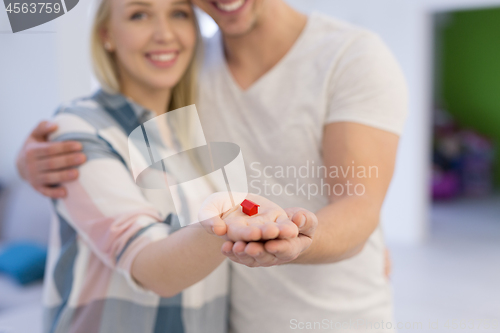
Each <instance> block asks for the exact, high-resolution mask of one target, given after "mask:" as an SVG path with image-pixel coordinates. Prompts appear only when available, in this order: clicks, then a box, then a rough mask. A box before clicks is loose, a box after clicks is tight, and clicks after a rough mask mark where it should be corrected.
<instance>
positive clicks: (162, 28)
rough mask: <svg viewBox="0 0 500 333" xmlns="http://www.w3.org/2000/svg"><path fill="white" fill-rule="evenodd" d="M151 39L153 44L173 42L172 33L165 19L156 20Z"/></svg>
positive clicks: (173, 36) (173, 35)
mask: <svg viewBox="0 0 500 333" xmlns="http://www.w3.org/2000/svg"><path fill="white" fill-rule="evenodd" d="M153 39H154V41H155V42H157V43H162V44H165V43H168V42H171V41H173V40H175V34H174V31H173V29H172V27H171V25H170V22H169V21H168V20H167V19H165V18H159V19H157V20H156V23H155V28H154V34H153Z"/></svg>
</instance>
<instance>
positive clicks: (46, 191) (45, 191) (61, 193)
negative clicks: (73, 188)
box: [35, 186, 68, 199]
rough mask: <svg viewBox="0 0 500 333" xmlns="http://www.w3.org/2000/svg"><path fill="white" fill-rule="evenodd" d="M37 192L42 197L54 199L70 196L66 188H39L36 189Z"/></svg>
mask: <svg viewBox="0 0 500 333" xmlns="http://www.w3.org/2000/svg"><path fill="white" fill-rule="evenodd" d="M35 190H37V191H38V192H39V193H41V194H42V195H44V196H46V197H49V198H52V199H59V198H64V197H66V195H67V194H68V193H67V191H66V188H65V187H62V186H58V187H49V186H39V187H35Z"/></svg>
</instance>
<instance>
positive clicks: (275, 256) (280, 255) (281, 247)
mask: <svg viewBox="0 0 500 333" xmlns="http://www.w3.org/2000/svg"><path fill="white" fill-rule="evenodd" d="M285 211H286V214H287V216H288V218H289V219H290V220H291V221H292V222H293V223H294V224H295V225H297V227H298V229H299V235H298V236H297V237H293V238H287V239H273V240H268V241H266V242H265V243H262V242H248V243H247V242H244V241H237V242H232V241H226V242H225V243H224V244H223V245H222V253H223V254H224V255H225V256H227V257H228V258H229V259H231V260H232V261H234V262H237V263H239V264H243V265H246V266H248V267H269V266H275V265H282V264H286V263H290V262H292V261H293V260H295V259H296V258H297V257H298V256H299V255H300V254H301V253H302V252H304V251H305V250H306V249H307V248H309V246H310V245H311V244H312V238H313V235H314V232H315V231H316V228H317V226H318V219H317V218H316V215H315V214H313V213H311V212H309V211H307V210H305V209H302V208H288V209H286V210H285Z"/></svg>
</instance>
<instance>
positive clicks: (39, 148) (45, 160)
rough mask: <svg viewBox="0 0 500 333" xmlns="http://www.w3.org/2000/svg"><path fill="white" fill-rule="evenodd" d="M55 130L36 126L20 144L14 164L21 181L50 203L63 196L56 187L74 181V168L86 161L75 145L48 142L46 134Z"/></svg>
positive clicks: (79, 146) (45, 124)
mask: <svg viewBox="0 0 500 333" xmlns="http://www.w3.org/2000/svg"><path fill="white" fill-rule="evenodd" d="M56 129H57V125H56V124H53V123H49V122H47V121H42V122H41V123H39V124H38V125H37V127H36V128H35V129H34V130H33V131H32V132H31V134H30V136H29V137H28V138H27V139H26V141H25V142H24V145H23V147H22V149H21V151H20V152H19V155H18V156H17V160H16V165H17V170H18V172H19V174H20V175H21V177H22V178H23V179H24V180H26V181H27V182H29V183H30V184H31V186H33V188H34V189H35V190H37V191H38V192H40V193H41V194H43V195H45V196H47V197H50V198H54V199H55V198H62V197H65V196H66V189H65V188H64V187H63V186H57V185H60V184H61V183H64V182H68V181H71V180H74V179H77V178H78V170H77V169H76V168H75V167H77V166H78V165H80V164H82V163H84V162H85V159H86V157H85V155H84V154H83V153H82V152H81V150H82V144H81V143H79V142H75V141H66V142H48V136H49V134H50V133H52V132H54V131H55V130H56ZM55 186H57V187H55Z"/></svg>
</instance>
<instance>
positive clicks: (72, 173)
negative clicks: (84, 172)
mask: <svg viewBox="0 0 500 333" xmlns="http://www.w3.org/2000/svg"><path fill="white" fill-rule="evenodd" d="M68 174H69V176H70V177H71V178H75V177H76V176H78V171H76V170H75V169H72V170H69V171H68Z"/></svg>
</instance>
